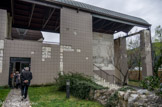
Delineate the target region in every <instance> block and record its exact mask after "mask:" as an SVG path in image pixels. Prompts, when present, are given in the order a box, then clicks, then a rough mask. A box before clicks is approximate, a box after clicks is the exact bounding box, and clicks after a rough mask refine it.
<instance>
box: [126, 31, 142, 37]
mask: <svg viewBox="0 0 162 107" xmlns="http://www.w3.org/2000/svg"><path fill="white" fill-rule="evenodd" d="M141 31H142V30H140V31H139V32H135V33H132V34H128V35H126V36H123V38H127V37H130V36H134V35H137V34H140V33H141Z"/></svg>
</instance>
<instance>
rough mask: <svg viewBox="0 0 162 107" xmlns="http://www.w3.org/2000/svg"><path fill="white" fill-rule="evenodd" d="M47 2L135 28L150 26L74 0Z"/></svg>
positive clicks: (132, 17)
mask: <svg viewBox="0 0 162 107" xmlns="http://www.w3.org/2000/svg"><path fill="white" fill-rule="evenodd" d="M45 1H48V2H52V3H55V4H59V5H62V6H67V7H71V8H76V9H79V10H84V11H87V12H90V13H93V14H97V15H103V16H106V17H110V18H115V19H118V20H121V21H127V22H131V23H134V24H135V25H137V26H142V27H150V26H151V25H150V24H149V23H148V22H147V21H145V20H144V19H141V18H138V17H134V16H130V15H126V14H122V13H119V12H114V11H111V10H107V9H104V8H100V7H96V6H92V5H89V4H86V3H81V2H78V1H74V0H45Z"/></svg>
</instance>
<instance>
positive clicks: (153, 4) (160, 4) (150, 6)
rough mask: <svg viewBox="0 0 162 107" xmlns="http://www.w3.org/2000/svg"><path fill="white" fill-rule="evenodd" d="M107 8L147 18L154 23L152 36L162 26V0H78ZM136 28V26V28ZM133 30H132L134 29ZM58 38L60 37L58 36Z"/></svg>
mask: <svg viewBox="0 0 162 107" xmlns="http://www.w3.org/2000/svg"><path fill="white" fill-rule="evenodd" d="M76 1H79V2H84V3H87V4H90V5H95V6H98V7H102V8H105V9H109V10H113V11H117V12H120V13H124V14H128V15H132V16H136V17H140V18H143V19H145V20H146V21H147V22H149V23H150V24H151V25H152V36H153V35H154V29H155V27H156V26H158V25H161V26H162V0H76ZM134 29H136V28H134ZM134 29H133V30H132V32H133V31H134ZM138 29H139V28H138ZM57 38H58V37H57Z"/></svg>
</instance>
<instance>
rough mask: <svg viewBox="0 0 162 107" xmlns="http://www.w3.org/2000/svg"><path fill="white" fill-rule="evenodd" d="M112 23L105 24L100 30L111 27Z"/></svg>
mask: <svg viewBox="0 0 162 107" xmlns="http://www.w3.org/2000/svg"><path fill="white" fill-rule="evenodd" d="M112 23H113V22H110V23H108V24H105V25H104V26H102V27H101V28H100V29H104V28H106V27H107V26H109V25H111V24H112Z"/></svg>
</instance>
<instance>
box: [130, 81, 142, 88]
mask: <svg viewBox="0 0 162 107" xmlns="http://www.w3.org/2000/svg"><path fill="white" fill-rule="evenodd" d="M128 84H129V85H132V86H136V87H140V82H139V81H129V82H128Z"/></svg>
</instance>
